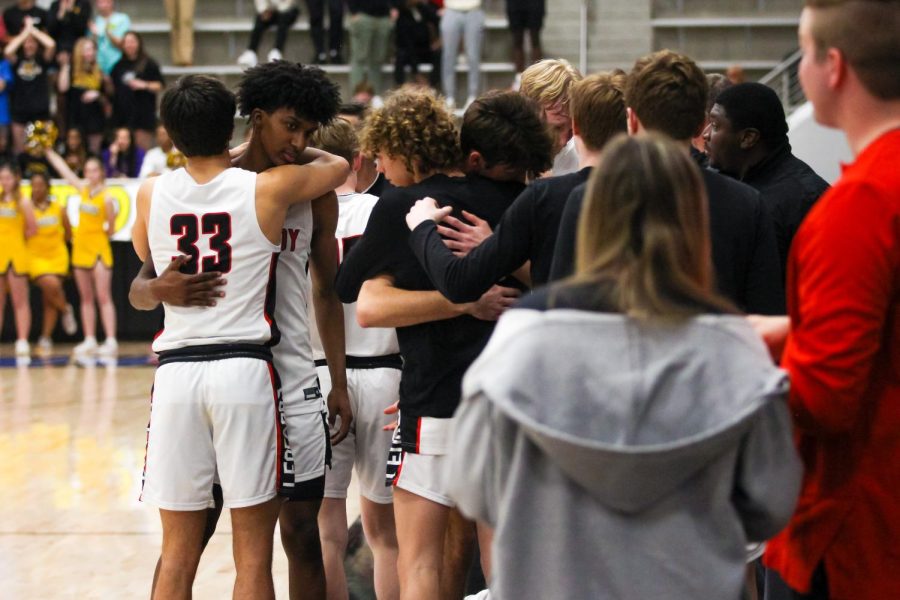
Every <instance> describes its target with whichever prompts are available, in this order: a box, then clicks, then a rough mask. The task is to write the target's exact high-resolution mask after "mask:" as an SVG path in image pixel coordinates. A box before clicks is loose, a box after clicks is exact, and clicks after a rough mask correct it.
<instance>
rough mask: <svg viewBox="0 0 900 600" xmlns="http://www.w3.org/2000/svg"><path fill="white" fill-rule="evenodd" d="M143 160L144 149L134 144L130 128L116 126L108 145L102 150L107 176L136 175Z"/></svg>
mask: <svg viewBox="0 0 900 600" xmlns="http://www.w3.org/2000/svg"><path fill="white" fill-rule="evenodd" d="M143 162H144V150H143V149H142V148H139V147H138V146H136V145H135V144H134V140H133V138H132V135H131V130H130V129H128V128H127V127H118V128H117V129H116V133H115V137H113V141H112V143H110V145H109V147H108V148H107V149H106V150H104V151H103V168H104V170H105V171H106V176H107V177H137V176H138V175H139V174H140V172H141V164H142V163H143Z"/></svg>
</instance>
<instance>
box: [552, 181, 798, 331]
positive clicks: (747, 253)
mask: <svg viewBox="0 0 900 600" xmlns="http://www.w3.org/2000/svg"><path fill="white" fill-rule="evenodd" d="M701 173H702V175H703V180H704V182H705V183H706V193H707V196H708V198H709V204H708V206H709V226H710V240H711V243H712V260H713V268H714V270H715V275H716V286H717V288H718V290H719V292H720V293H721V294H722V295H724V296H725V297H727V298H729V299H730V300H731V301H732V302H734V303H735V304H736V305H737V306H738V307H739V308H740V309H741V310H744V311H746V312H748V313H756V314H764V315H778V314H784V312H785V300H784V282H783V277H782V274H781V266H780V264H779V259H778V244H777V243H776V241H775V229H774V227H773V225H772V219H771V217H770V216H769V213H768V212H767V211H766V209H765V207H764V206H763V204H762V201H761V199H760V197H759V193H758V192H757V191H756V190H754V189H753V188H751V187H750V186H747V185H744V184H742V183H739V182H737V181H734V180H732V179H729V178H728V177H725V176H724V175H719V174H718V173H714V172H712V171H710V170H709V169H701ZM584 193H585V186H584V185H581V186H579V187H577V188H575V189H574V190H572V194H571V195H570V196H569V200H568V202H566V208H565V210H564V212H563V216H562V219H561V221H560V225H559V235H558V237H557V243H556V251H555V253H554V259H553V267H552V269H551V274H550V279H551V280H553V281H555V280H558V279H562V278H564V277H566V276H568V275H571V274H572V272H573V271H574V266H575V261H574V257H575V233H576V231H577V229H578V216H579V215H580V213H581V207H582V205H583V203H584Z"/></svg>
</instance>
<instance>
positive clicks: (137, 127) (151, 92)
mask: <svg viewBox="0 0 900 600" xmlns="http://www.w3.org/2000/svg"><path fill="white" fill-rule="evenodd" d="M110 80H111V82H112V88H113V89H112V92H113V126H114V127H127V128H128V129H130V130H131V131H132V132H133V133H134V139H135V143H136V144H137V146H138V147H140V148H142V149H144V150H148V149H149V148H150V147H151V146H153V136H154V134H153V130H154V129H155V128H156V95H157V94H158V93H159V92H160V91H162V89H163V77H162V71H161V70H160V68H159V64H158V63H157V62H156V61H155V60H153V59H152V58H151V57H149V56H147V53H146V52H144V41H143V39H141V36H140V34H138V33H137V32H135V31H129V32H128V33H126V34H125V35H124V37H123V38H122V58H120V59H119V62H117V63H116V66H114V67H113V69H112V72H111V73H110Z"/></svg>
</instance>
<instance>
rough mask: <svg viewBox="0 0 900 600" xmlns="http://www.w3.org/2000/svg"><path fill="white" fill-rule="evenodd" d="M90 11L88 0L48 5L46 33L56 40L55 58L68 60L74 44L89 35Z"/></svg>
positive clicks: (62, 1)
mask: <svg viewBox="0 0 900 600" xmlns="http://www.w3.org/2000/svg"><path fill="white" fill-rule="evenodd" d="M91 16H92V9H91V3H90V1H89V0H55V2H53V4H51V5H50V12H49V16H48V18H49V24H48V26H47V32H48V33H49V34H50V35H51V36H52V37H53V39H54V40H56V56H57V59H58V60H60V61H64V60H67V59H68V58H70V55H71V53H72V49H73V48H75V42H77V41H78V39H79V38H83V37H85V36H87V35H89V34H90V29H89V28H88V24H89V23H90V22H91Z"/></svg>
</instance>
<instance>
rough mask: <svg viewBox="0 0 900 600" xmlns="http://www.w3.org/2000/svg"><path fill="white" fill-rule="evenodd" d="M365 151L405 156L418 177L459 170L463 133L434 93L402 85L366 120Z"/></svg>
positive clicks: (408, 164) (407, 163)
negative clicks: (460, 136) (461, 133)
mask: <svg viewBox="0 0 900 600" xmlns="http://www.w3.org/2000/svg"><path fill="white" fill-rule="evenodd" d="M360 145H361V148H362V151H363V152H364V153H365V154H367V155H369V156H374V155H375V154H378V153H379V152H383V153H386V154H387V155H389V156H390V157H392V158H398V159H402V160H403V163H404V164H405V165H406V168H407V169H408V170H409V172H410V173H412V174H413V175H415V176H416V177H417V178H424V177H428V176H430V175H432V174H434V173H438V172H441V171H448V170H452V169H455V168H457V167H458V166H459V164H460V159H461V157H460V150H459V134H458V132H457V130H456V126H455V125H454V123H453V117H452V115H451V114H450V113H449V112H448V111H447V109H446V108H445V107H444V104H443V103H442V102H441V101H440V99H438V98H437V97H436V96H435V95H434V94H432V93H430V92H428V91H425V90H421V89H414V88H401V89H400V90H398V91H397V92H395V93H394V94H392V95H391V96H390V97H388V99H387V100H386V101H385V103H384V106H383V107H381V108H379V109H377V110H375V111H373V112H372V114H371V115H369V117H368V118H367V119H366V124H365V126H364V127H363V131H362V134H361V136H360Z"/></svg>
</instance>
